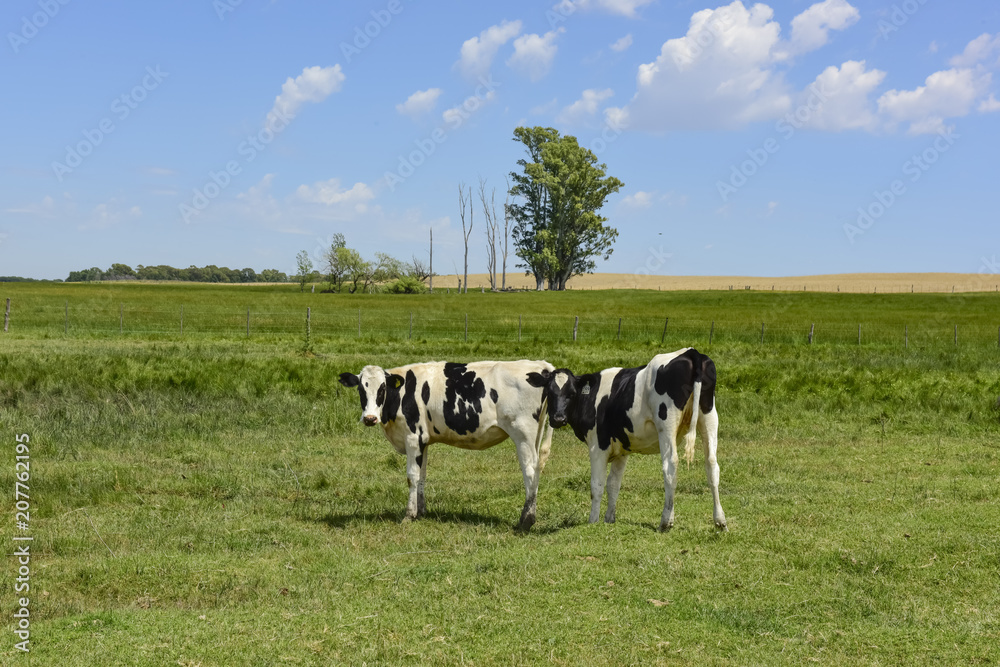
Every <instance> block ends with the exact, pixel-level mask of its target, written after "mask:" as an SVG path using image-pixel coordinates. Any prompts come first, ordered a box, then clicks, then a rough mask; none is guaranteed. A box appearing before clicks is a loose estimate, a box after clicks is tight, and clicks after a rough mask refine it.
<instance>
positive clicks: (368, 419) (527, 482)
mask: <svg viewBox="0 0 1000 667" xmlns="http://www.w3.org/2000/svg"><path fill="white" fill-rule="evenodd" d="M552 369H553V366H552V364H550V363H548V362H545V361H479V362H474V363H469V364H456V363H445V362H441V361H432V362H427V363H420V364H410V365H409V366H400V367H398V368H390V369H389V370H383V369H382V368H380V367H378V366H365V367H364V368H362V369H361V373H360V374H358V375H354V374H353V373H342V374H341V375H340V383H341V384H342V385H344V386H345V387H357V388H358V393H359V394H360V395H361V411H362V416H361V419H362V421H363V422H364V424H365V425H366V426H374V425H375V424H378V423H381V424H382V431H383V433H385V437H386V438H387V439H388V440H389V442H391V443H392V446H393V447H395V448H396V451H397V452H399V453H400V454H405V455H406V477H407V481H408V483H409V486H410V498H409V502H408V503H407V505H406V519H415V518H417V517H420V516H423V515H424V513H425V512H426V505H425V502H424V480H425V479H426V478H427V446H428V445H430V444H433V443H437V442H441V443H444V444H446V445H451V446H453V447H460V448H462V449H473V450H482V449H487V448H489V447H492V446H493V445H496V444H498V443H501V442H503V441H504V440H506V439H507V438H508V437H509V438H510V439H511V440H513V441H514V447H515V448H516V449H517V460H518V462H519V463H520V464H521V473H522V475H523V476H524V491H525V499H524V509H522V510H521V521H520V523H519V525H518V527H519V528H520V529H521V530H527V529H529V528H531V526H532V524H534V523H535V507H536V495H537V493H538V477H539V474H540V473H541V470H542V467H543V466H544V465H545V460H546V459H547V458H548V455H549V448H550V446H551V444H552V429H551V428H550V427H549V426H548V423H547V420H546V419H545V415H541V414H539V413H540V410H539V405H540V404H541V400H542V390H541V389H538V388H536V387H533V386H531V385H529V384H528V382H527V381H526V379H525V378H526V377H527V375H528V374H529V373H549V372H551V371H552Z"/></svg>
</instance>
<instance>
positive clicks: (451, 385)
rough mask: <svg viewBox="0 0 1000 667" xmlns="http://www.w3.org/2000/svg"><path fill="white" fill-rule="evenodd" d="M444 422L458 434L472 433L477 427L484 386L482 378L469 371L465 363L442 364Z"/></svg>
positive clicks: (484, 394)
mask: <svg viewBox="0 0 1000 667" xmlns="http://www.w3.org/2000/svg"><path fill="white" fill-rule="evenodd" d="M444 377H445V383H444V423H445V425H446V426H447V427H448V428H450V429H451V430H453V431H454V432H455V433H457V434H458V435H467V434H469V433H474V432H475V431H476V430H477V429H478V428H479V415H480V413H481V412H482V411H483V404H482V400H483V398H484V397H485V396H486V386H485V385H484V384H483V380H482V378H479V377H476V374H475V373H474V372H472V371H469V370H468V368H467V367H466V365H465V364H456V363H446V364H445V365H444Z"/></svg>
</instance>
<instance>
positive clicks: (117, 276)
mask: <svg viewBox="0 0 1000 667" xmlns="http://www.w3.org/2000/svg"><path fill="white" fill-rule="evenodd" d="M105 275H107V277H108V280H128V279H130V278H135V277H136V275H135V271H133V270H132V267H131V266H129V265H128V264H112V265H111V268H110V269H108V270H107V272H106V274H105Z"/></svg>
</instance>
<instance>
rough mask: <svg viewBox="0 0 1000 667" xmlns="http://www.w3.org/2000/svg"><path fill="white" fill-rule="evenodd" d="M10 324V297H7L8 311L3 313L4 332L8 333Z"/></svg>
mask: <svg viewBox="0 0 1000 667" xmlns="http://www.w3.org/2000/svg"><path fill="white" fill-rule="evenodd" d="M9 324H10V297H7V309H6V310H5V311H4V312H3V332H4V333H7V325H9Z"/></svg>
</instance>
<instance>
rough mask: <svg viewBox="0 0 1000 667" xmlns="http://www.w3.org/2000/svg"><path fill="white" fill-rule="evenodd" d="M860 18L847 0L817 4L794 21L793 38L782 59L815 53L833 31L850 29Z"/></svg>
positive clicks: (825, 1) (831, 0)
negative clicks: (810, 52)
mask: <svg viewBox="0 0 1000 667" xmlns="http://www.w3.org/2000/svg"><path fill="white" fill-rule="evenodd" d="M860 16H861V15H860V13H859V12H858V10H857V9H856V8H855V7H853V6H851V5H850V4H849V3H848V2H846V0H823V2H817V3H816V4H814V5H812V6H811V7H809V8H808V9H806V10H805V11H804V12H802V13H801V14H799V15H798V16H796V17H795V18H793V19H792V38H791V41H790V43H789V44H788V50H787V52H785V53H784V54H782V56H781V57H783V56H784V55H789V56H793V55H798V54H801V53H808V52H809V51H815V50H816V49H818V48H820V47H821V46H823V45H824V44H826V43H827V41H828V40H829V39H830V31H831V30H844V29H845V28H849V27H850V26H852V25H854V24H855V23H857V21H858V18H860Z"/></svg>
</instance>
